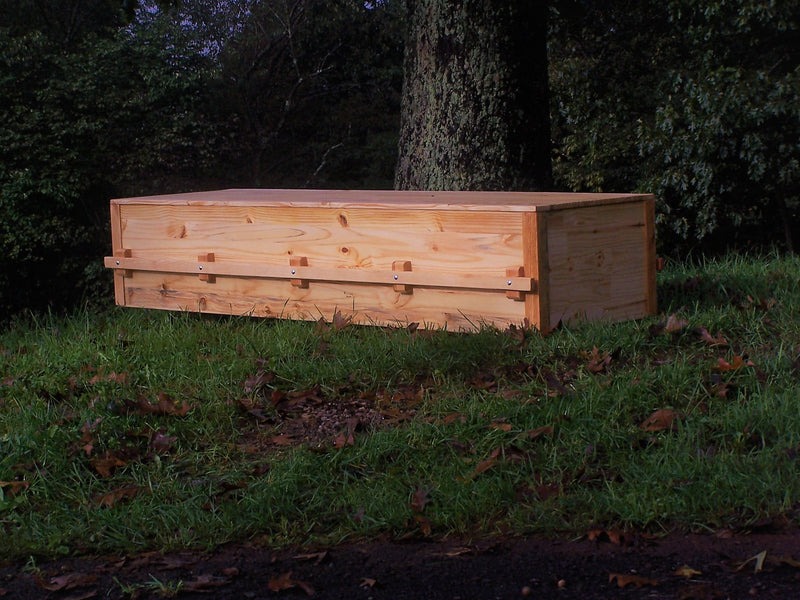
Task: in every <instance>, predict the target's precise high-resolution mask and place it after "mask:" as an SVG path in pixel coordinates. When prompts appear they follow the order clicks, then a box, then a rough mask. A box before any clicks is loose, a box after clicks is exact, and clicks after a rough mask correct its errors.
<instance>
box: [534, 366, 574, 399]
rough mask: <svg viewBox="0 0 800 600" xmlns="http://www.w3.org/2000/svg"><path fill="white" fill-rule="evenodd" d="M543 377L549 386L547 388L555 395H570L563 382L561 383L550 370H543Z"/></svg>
mask: <svg viewBox="0 0 800 600" xmlns="http://www.w3.org/2000/svg"><path fill="white" fill-rule="evenodd" d="M541 373H542V377H544V381H545V383H546V384H547V387H549V388H550V390H551V391H552V392H553V393H555V394H568V393H569V390H568V389H567V388H566V387H565V386H564V384H563V383H561V381H559V379H558V377H556V376H555V374H554V373H553V372H552V371H550V369H542V372H541Z"/></svg>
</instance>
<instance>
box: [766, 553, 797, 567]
mask: <svg viewBox="0 0 800 600" xmlns="http://www.w3.org/2000/svg"><path fill="white" fill-rule="evenodd" d="M772 561H774V562H776V563H777V564H779V565H786V566H787V567H794V568H795V569H800V560H795V559H794V558H792V557H791V556H786V555H785V554H784V555H781V556H778V557H777V558H772Z"/></svg>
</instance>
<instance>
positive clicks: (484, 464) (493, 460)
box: [470, 447, 502, 479]
mask: <svg viewBox="0 0 800 600" xmlns="http://www.w3.org/2000/svg"><path fill="white" fill-rule="evenodd" d="M501 451H502V448H500V447H498V448H495V449H494V450H492V453H491V454H490V455H489V458H487V459H485V460H482V461H481V462H479V463H478V465H477V466H476V467H475V470H474V471H473V472H472V475H471V476H470V479H474V478H475V477H477V476H478V475H480V474H481V473H484V472H486V471H488V470H489V469H491V468H492V467H493V466H495V465H496V464H497V457H498V456H499V455H500V452H501Z"/></svg>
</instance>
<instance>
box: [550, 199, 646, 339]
mask: <svg viewBox="0 0 800 600" xmlns="http://www.w3.org/2000/svg"><path fill="white" fill-rule="evenodd" d="M645 230H646V224H645V218H644V211H643V210H642V207H641V204H633V203H628V204H619V205H606V206H595V207H589V208H586V209H567V210H564V211H559V212H554V213H551V214H549V215H548V218H547V256H548V263H549V277H548V279H549V283H550V289H549V308H550V315H549V318H550V324H551V326H555V325H556V324H557V323H558V322H559V321H563V322H571V321H575V320H581V319H588V320H599V319H605V320H609V321H618V320H623V319H630V318H639V317H643V316H645V315H647V314H650V313H649V311H648V307H649V298H650V293H649V290H648V284H649V278H648V275H647V271H646V269H645V264H644V262H645V261H644V260H642V255H643V253H645V252H646V248H645V246H644V243H643V242H644V239H645ZM653 293H655V291H654V290H653Z"/></svg>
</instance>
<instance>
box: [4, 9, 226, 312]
mask: <svg viewBox="0 0 800 600" xmlns="http://www.w3.org/2000/svg"><path fill="white" fill-rule="evenodd" d="M169 27H171V28H172V31H170V32H169V34H170V35H171V36H172V37H171V39H172V40H173V42H184V43H186V44H188V42H189V41H188V39H187V40H182V38H181V37H180V35H178V34H179V33H180V31H179V29H180V27H179V26H176V25H170V24H169V22H168V21H166V20H163V19H162V20H153V21H151V22H146V23H142V24H141V25H140V26H139V27H138V29H137V31H136V35H135V36H133V35H132V34H131V31H130V30H129V29H124V28H123V29H116V30H114V32H113V33H112V34H111V35H106V33H107V32H103V33H104V35H102V36H101V35H97V34H91V35H88V36H87V37H86V38H85V39H84V40H83V42H82V43H81V44H79V45H76V46H74V47H70V48H64V47H62V46H60V45H58V44H55V43H54V42H53V41H52V40H50V39H48V38H47V37H46V36H45V35H44V34H43V33H41V32H39V31H31V32H28V33H25V34H22V35H13V36H12V35H11V34H10V33H9V31H10V30H9V29H0V309H2V312H4V313H6V314H8V313H9V312H16V311H19V310H22V309H25V308H41V307H43V306H45V305H51V306H59V305H61V304H70V303H73V302H75V301H76V300H79V299H80V298H81V297H84V296H86V295H87V294H89V295H91V296H94V295H95V294H96V293H97V290H98V286H100V287H101V288H102V286H103V285H104V284H106V283H107V282H108V277H107V276H106V275H105V274H104V273H103V269H102V268H101V266H100V265H101V261H102V256H103V255H104V254H106V253H108V252H109V250H110V234H109V232H108V225H107V223H108V200H109V198H110V197H112V196H114V195H117V194H119V193H120V192H121V191H124V192H126V193H128V194H130V193H147V192H151V193H152V192H153V191H155V190H157V189H163V188H164V187H165V186H164V183H163V182H165V181H167V180H170V181H172V180H174V179H175V178H176V177H178V176H179V175H180V174H181V173H185V174H189V173H192V172H193V171H194V170H195V169H197V168H198V167H202V165H203V163H204V161H207V160H209V157H210V156H211V155H212V152H211V150H210V149H209V147H210V145H211V144H213V141H214V134H213V128H212V127H209V126H206V124H205V123H204V122H203V119H202V112H201V111H200V110H197V106H198V105H199V102H200V100H201V97H202V86H201V82H202V75H203V72H204V69H207V68H208V67H207V65H205V64H204V62H203V61H204V59H203V56H202V55H201V54H200V53H198V52H186V51H185V50H186V46H183V47H181V46H179V45H177V44H176V45H172V46H167V45H165V44H162V43H155V42H157V41H158V38H159V37H163V36H164V35H165V33H166V32H165V28H169ZM99 295H100V296H102V297H104V298H108V297H109V296H110V294H108V293H105V292H103V293H100V294H99Z"/></svg>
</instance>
